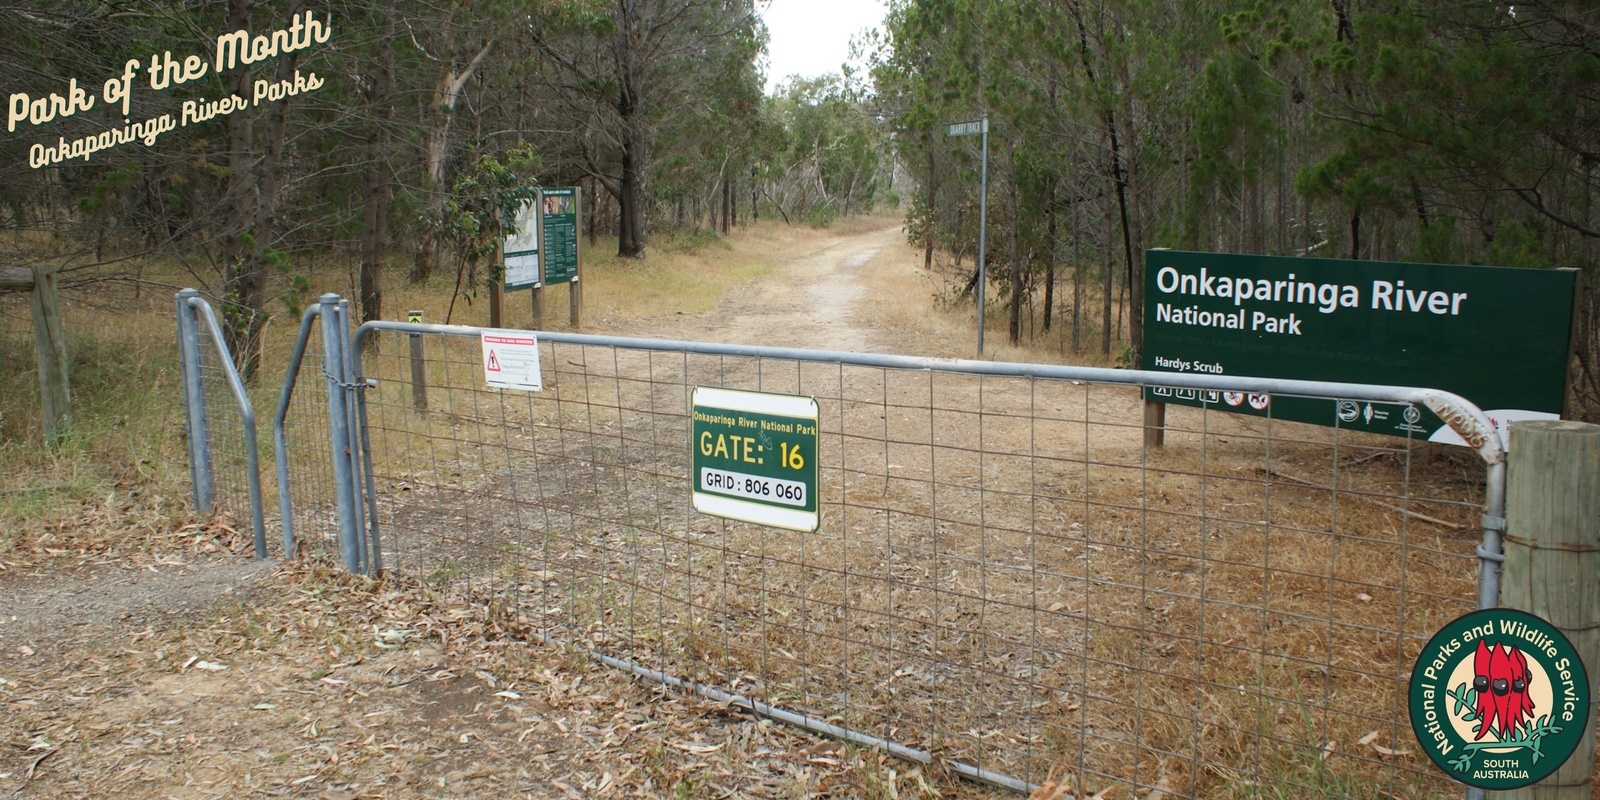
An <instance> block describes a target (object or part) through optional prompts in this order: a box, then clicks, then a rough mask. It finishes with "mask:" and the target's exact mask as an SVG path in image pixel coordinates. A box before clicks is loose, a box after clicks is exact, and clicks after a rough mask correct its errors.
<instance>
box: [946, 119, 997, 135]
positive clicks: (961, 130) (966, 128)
mask: <svg viewBox="0 0 1600 800" xmlns="http://www.w3.org/2000/svg"><path fill="white" fill-rule="evenodd" d="M988 132H989V120H988V118H984V119H975V120H973V121H971V122H952V123H949V124H947V125H945V126H944V135H946V136H977V135H978V134H980V133H988Z"/></svg>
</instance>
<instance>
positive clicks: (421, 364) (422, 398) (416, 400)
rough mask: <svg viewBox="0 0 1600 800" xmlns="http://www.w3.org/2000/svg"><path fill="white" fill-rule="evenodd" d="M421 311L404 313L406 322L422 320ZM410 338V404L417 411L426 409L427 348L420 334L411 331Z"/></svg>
mask: <svg viewBox="0 0 1600 800" xmlns="http://www.w3.org/2000/svg"><path fill="white" fill-rule="evenodd" d="M422 316H423V314H422V312H421V311H411V312H408V313H407V314H406V321H407V322H419V323H420V322H422ZM410 338H411V405H413V406H415V407H416V409H417V410H418V411H427V410H428V350H427V347H428V345H427V342H426V340H424V339H423V338H422V334H420V333H413V334H411V336H410Z"/></svg>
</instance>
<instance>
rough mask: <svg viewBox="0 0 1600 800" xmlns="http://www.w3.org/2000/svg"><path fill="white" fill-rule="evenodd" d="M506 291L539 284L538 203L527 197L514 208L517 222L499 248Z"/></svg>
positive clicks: (529, 287) (528, 287)
mask: <svg viewBox="0 0 1600 800" xmlns="http://www.w3.org/2000/svg"><path fill="white" fill-rule="evenodd" d="M502 250H503V252H504V254H505V264H506V279H505V287H506V291H512V290H515V289H531V288H533V287H535V286H538V285H539V203H538V201H537V200H529V201H527V202H525V203H523V204H522V208H520V209H518V210H517V221H516V225H515V227H513V228H512V230H511V234H510V235H509V236H507V237H506V241H505V246H504V248H502Z"/></svg>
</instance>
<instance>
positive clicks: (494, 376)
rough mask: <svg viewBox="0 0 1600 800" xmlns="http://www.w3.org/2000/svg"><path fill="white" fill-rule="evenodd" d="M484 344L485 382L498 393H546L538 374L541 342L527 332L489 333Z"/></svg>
mask: <svg viewBox="0 0 1600 800" xmlns="http://www.w3.org/2000/svg"><path fill="white" fill-rule="evenodd" d="M479 338H480V340H481V342H482V344H483V379H484V382H485V383H487V384H489V385H490V386H493V387H495V388H497V389H520V390H522V391H526V392H542V391H544V379H543V376H541V375H540V373H539V340H538V339H537V338H535V337H534V335H533V334H531V333H528V332H527V331H508V330H486V331H484V332H483V333H482V334H481V335H480V337H479Z"/></svg>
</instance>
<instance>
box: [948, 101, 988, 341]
mask: <svg viewBox="0 0 1600 800" xmlns="http://www.w3.org/2000/svg"><path fill="white" fill-rule="evenodd" d="M944 135H945V136H973V135H979V136H982V137H983V147H982V149H983V157H982V160H981V161H982V164H981V166H980V167H979V168H978V355H980V356H981V355H983V323H984V308H983V299H984V289H985V288H986V287H985V284H987V283H988V277H987V269H988V260H989V252H988V251H989V112H987V111H985V112H984V113H983V118H982V119H980V120H978V121H977V122H955V123H951V124H949V125H946V126H944Z"/></svg>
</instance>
